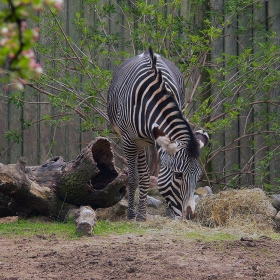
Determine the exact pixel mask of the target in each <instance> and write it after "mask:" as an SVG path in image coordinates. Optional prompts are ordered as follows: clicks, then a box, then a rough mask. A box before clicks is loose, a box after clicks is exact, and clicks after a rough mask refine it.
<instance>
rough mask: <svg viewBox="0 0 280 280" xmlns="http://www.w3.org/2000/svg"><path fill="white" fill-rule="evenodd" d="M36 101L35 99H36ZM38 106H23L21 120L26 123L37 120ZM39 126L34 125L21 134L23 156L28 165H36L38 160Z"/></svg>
mask: <svg viewBox="0 0 280 280" xmlns="http://www.w3.org/2000/svg"><path fill="white" fill-rule="evenodd" d="M36 100H37V98H36ZM38 115H39V106H38V105H37V104H25V106H24V110H23V119H24V120H25V121H27V122H29V121H31V122H34V121H36V120H38ZM38 133H39V124H35V125H33V126H31V127H29V128H27V129H26V130H24V132H23V152H22V154H23V156H24V157H26V159H27V162H28V165H36V164H38V160H39V145H38V141H39V139H38Z"/></svg>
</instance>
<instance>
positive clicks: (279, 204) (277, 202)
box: [270, 194, 280, 211]
mask: <svg viewBox="0 0 280 280" xmlns="http://www.w3.org/2000/svg"><path fill="white" fill-rule="evenodd" d="M270 201H271V203H272V205H273V206H274V207H275V208H276V209H277V210H278V211H280V194H273V195H271V196H270Z"/></svg>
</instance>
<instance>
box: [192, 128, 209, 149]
mask: <svg viewBox="0 0 280 280" xmlns="http://www.w3.org/2000/svg"><path fill="white" fill-rule="evenodd" d="M194 134H195V138H196V140H197V141H198V143H199V148H200V149H202V148H203V147H204V146H206V145H207V144H208V142H209V135H208V133H207V132H205V131H203V130H197V131H196V132H195V133H194Z"/></svg>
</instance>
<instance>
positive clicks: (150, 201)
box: [147, 195, 162, 208]
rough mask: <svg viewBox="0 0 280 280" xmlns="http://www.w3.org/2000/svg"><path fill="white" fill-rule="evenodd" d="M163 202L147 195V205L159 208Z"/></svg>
mask: <svg viewBox="0 0 280 280" xmlns="http://www.w3.org/2000/svg"><path fill="white" fill-rule="evenodd" d="M161 204H162V202H161V201H160V200H158V199H156V198H154V197H152V196H149V195H148V196H147V206H148V207H153V208H159V206H160V205H161Z"/></svg>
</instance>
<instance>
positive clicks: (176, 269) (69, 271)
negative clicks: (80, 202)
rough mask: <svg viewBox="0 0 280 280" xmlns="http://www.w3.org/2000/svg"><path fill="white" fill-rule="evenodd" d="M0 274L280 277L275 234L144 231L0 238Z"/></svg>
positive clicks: (31, 276)
mask: <svg viewBox="0 0 280 280" xmlns="http://www.w3.org/2000/svg"><path fill="white" fill-rule="evenodd" d="M0 279H1V280H8V279H9V280H12V279H13V280H14V279H20V280H23V279H67V280H68V279H91V280H93V279H94V280H104V279H106V280H107V279H133V280H134V279H143V280H146V279H147V280H148V279H153V280H162V279H172V280H173V279H174V280H178V279H181V280H182V279H194V280H195V279H199V280H202V279H205V280H206V279H208V280H210V279H221V280H222V279H223V280H227V279H242V280H246V279H252V280H253V279H271V280H277V279H280V240H272V239H270V238H269V237H265V236H263V237H260V238H258V239H254V240H253V239H251V238H245V239H244V240H235V241H212V242H202V241H201V240H190V239H183V238H182V237H180V236H179V235H178V236H176V235H175V236H174V235H171V234H160V235H157V234H155V233H149V234H144V235H139V234H126V235H111V236H97V235H94V236H91V237H83V238H81V239H78V240H65V239H60V238H57V237H56V236H55V235H53V236H51V237H45V236H39V235H38V236H35V237H33V238H23V237H13V238H8V237H2V238H1V239H0Z"/></svg>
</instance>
